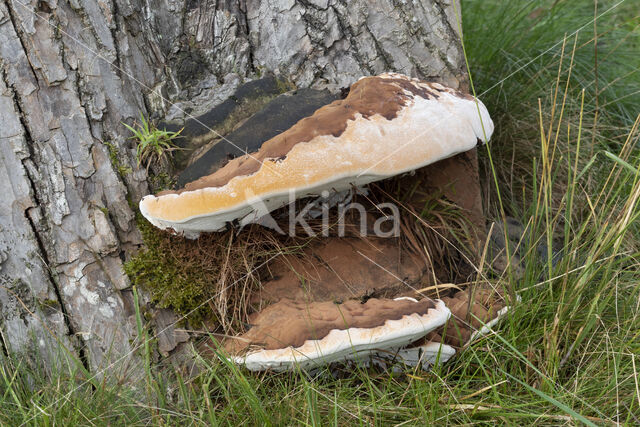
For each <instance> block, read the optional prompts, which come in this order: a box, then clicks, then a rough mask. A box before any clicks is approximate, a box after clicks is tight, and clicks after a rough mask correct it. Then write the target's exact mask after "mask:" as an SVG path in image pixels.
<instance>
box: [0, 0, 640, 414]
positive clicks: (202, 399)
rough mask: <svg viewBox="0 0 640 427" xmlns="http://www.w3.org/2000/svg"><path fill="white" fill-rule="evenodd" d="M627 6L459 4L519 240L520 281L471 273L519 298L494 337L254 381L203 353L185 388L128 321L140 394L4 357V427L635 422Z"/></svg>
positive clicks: (494, 166)
mask: <svg viewBox="0 0 640 427" xmlns="http://www.w3.org/2000/svg"><path fill="white" fill-rule="evenodd" d="M632 3H633V2H631V1H628V2H626V3H623V4H621V5H620V6H618V7H617V8H616V9H614V10H612V11H611V12H609V13H607V14H606V15H604V16H602V17H600V18H599V19H598V21H597V22H598V25H597V32H596V33H595V34H594V27H593V24H589V21H590V20H591V19H593V16H594V15H593V14H594V11H595V5H594V3H593V2H591V1H586V0H578V1H572V2H563V1H557V2H554V3H552V2H504V3H503V2H496V1H483V2H479V1H470V0H467V1H463V4H462V6H463V12H464V16H463V22H464V33H465V47H466V50H467V57H468V60H469V67H470V70H471V73H472V77H473V86H474V89H475V91H476V92H477V94H478V95H480V94H482V95H481V99H482V100H483V101H484V102H485V104H486V105H487V106H488V108H489V109H490V112H491V114H492V117H493V118H494V121H495V122H496V124H497V129H496V133H495V135H494V138H493V140H492V143H491V146H490V147H488V148H487V150H486V151H485V152H484V153H482V158H481V164H482V167H483V179H484V188H485V203H486V210H487V212H488V213H489V214H490V215H493V217H494V218H496V219H497V220H501V219H502V218H503V215H510V216H514V217H516V218H518V219H519V220H520V221H521V222H522V223H523V224H524V225H525V226H526V228H527V231H528V232H527V233H526V236H527V237H526V240H525V241H523V242H522V243H521V245H522V246H523V248H522V249H523V250H522V253H523V260H522V265H523V267H524V276H523V278H522V279H519V280H516V279H515V278H514V277H513V275H511V274H509V272H508V271H507V272H506V273H505V274H504V275H502V276H490V277H486V275H485V274H482V275H480V276H479V278H478V280H479V281H486V280H489V281H491V282H492V283H493V284H494V285H496V286H500V287H502V288H504V289H505V290H507V291H509V292H507V294H513V293H515V292H518V293H519V295H520V296H521V298H522V301H523V303H522V304H518V305H516V307H515V308H514V309H513V310H512V311H511V313H510V314H509V315H508V316H507V317H506V318H505V320H504V321H503V322H502V323H501V324H500V325H499V326H498V327H497V328H495V333H493V334H490V335H488V336H486V337H484V338H482V339H480V340H479V341H477V342H476V343H475V344H474V345H472V346H470V347H469V348H468V349H467V350H466V351H465V352H464V353H462V354H460V355H458V356H457V357H456V358H454V359H453V360H451V361H449V362H448V363H447V364H446V365H442V366H437V367H435V369H433V370H432V371H430V372H421V371H406V372H403V373H402V374H391V373H384V372H383V373H380V372H375V371H365V370H362V369H358V370H357V371H356V372H354V371H350V372H338V373H337V374H336V373H334V374H333V375H331V374H329V373H326V372H325V374H326V375H319V376H317V377H311V376H308V375H307V374H304V373H301V372H299V373H295V374H287V375H283V374H281V375H274V374H257V375H256V374H250V373H248V372H245V371H243V370H240V369H238V368H237V367H235V366H233V365H231V364H229V363H227V362H225V361H224V360H218V359H215V358H214V359H212V360H199V362H198V366H199V367H200V372H199V374H198V375H196V376H187V375H185V374H184V372H181V371H180V370H177V369H175V370H171V369H165V370H158V369H156V368H155V367H154V366H152V365H151V361H150V357H149V351H150V350H149V345H150V343H149V339H151V337H150V336H149V334H148V333H147V332H145V330H146V323H145V322H144V321H143V320H142V317H141V315H138V316H137V319H138V329H139V333H138V336H139V340H138V341H136V343H135V344H138V351H140V354H141V355H142V356H143V357H142V360H147V361H148V362H147V363H146V366H145V369H144V370H143V372H144V379H143V380H141V381H140V384H139V385H138V384H134V385H133V386H127V385H123V384H119V383H117V382H116V383H114V384H111V383H109V384H107V383H102V382H99V381H98V380H96V379H92V380H91V381H88V382H87V381H85V379H86V378H87V377H86V373H85V372H83V371H82V369H80V368H79V367H78V364H74V363H71V364H69V366H67V367H66V369H62V368H60V369H59V370H58V371H57V372H54V373H53V374H51V375H47V373H46V372H44V371H43V370H39V369H40V368H38V367H32V366H30V365H26V364H24V363H23V362H22V361H21V360H20V359H17V358H16V357H13V356H12V357H7V356H5V355H0V357H2V363H0V374H1V375H0V396H2V398H1V399H0V423H2V424H7V425H17V424H20V423H23V422H26V423H28V424H38V425H50V424H69V425H72V424H116V425H119V424H124V423H127V424H145V425H146V424H170V425H172V424H177V423H181V424H184V425H200V424H211V425H218V424H232V425H236V424H249V425H255V424H267V425H274V424H276V425H278V424H305V425H325V424H333V425H338V424H349V425H370V424H375V425H389V424H403V423H404V424H407V425H416V424H420V425H423V424H445V423H464V424H471V423H473V424H494V423H496V422H498V423H503V424H515V425H521V424H549V425H551V424H553V425H558V424H568V425H572V424H591V425H593V424H595V425H606V424H616V423H620V424H629V425H634V424H635V425H637V424H639V423H640V386H639V384H638V383H639V382H640V372H639V369H640V286H639V283H638V282H639V274H638V271H639V270H640V250H639V249H640V220H639V218H638V217H639V216H640V209H639V208H638V203H640V172H639V170H640V153H639V151H638V114H639V113H640V97H639V96H637V92H636V91H637V90H638V88H639V87H640V77H639V76H638V74H639V73H640V72H635V70H638V69H640V62H639V61H640V58H639V57H638V56H637V55H636V54H635V52H637V51H638V50H639V49H640V44H639V41H640V32H639V26H640V21H639V19H638V16H637V13H638V12H637V10H635V8H634V7H633V6H631V4H632ZM615 4H616V3H614V2H598V4H597V10H598V12H599V13H601V12H603V11H606V10H607V8H608V7H611V6H613V5H615ZM541 5H542V6H541ZM552 5H553V7H551V6H552ZM634 14H636V15H634ZM585 23H587V24H588V25H587V26H585V27H584V29H583V30H581V31H580V32H579V33H577V34H572V33H573V31H575V30H576V29H577V28H579V27H581V26H583V25H584V24H585ZM596 34H597V39H598V44H597V53H596V47H595V44H594V39H595V38H596V36H595V35H596ZM565 35H566V38H565ZM596 56H597V58H598V61H597V66H596V61H595V59H596ZM520 68H522V69H520ZM516 71H517V72H516ZM596 76H597V77H596ZM507 77H508V78H507ZM502 79H504V80H502ZM497 83H498V85H497V86H496V87H495V88H493V89H491V88H492V86H494V85H496V84H497ZM485 91H486V93H484V94H483V92H485ZM634 93H636V95H635V96H634ZM488 150H490V151H488ZM496 184H497V185H496ZM500 201H501V203H500ZM540 243H542V244H543V246H544V245H546V246H547V248H551V247H552V246H553V245H554V244H555V245H559V246H560V247H561V249H562V250H561V254H562V256H561V258H560V259H559V260H558V261H557V262H554V260H553V259H552V258H551V253H552V251H551V250H547V252H546V254H547V255H546V257H544V258H543V259H541V258H540V256H539V255H538V251H537V248H538V247H539V246H540ZM483 271H485V270H483ZM487 274H488V273H487ZM145 337H146V339H145Z"/></svg>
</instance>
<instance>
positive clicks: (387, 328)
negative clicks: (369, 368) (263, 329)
mask: <svg viewBox="0 0 640 427" xmlns="http://www.w3.org/2000/svg"><path fill="white" fill-rule="evenodd" d="M449 316H451V312H450V311H449V309H448V308H447V307H446V306H445V304H444V302H442V301H440V300H437V301H436V306H435V308H432V309H429V310H428V312H427V314H425V315H419V314H417V313H414V314H411V315H405V316H403V317H402V318H401V319H398V320H387V321H386V322H385V323H384V324H383V325H381V326H377V327H375V328H370V329H367V328H349V329H344V330H338V329H334V330H332V331H331V332H329V334H328V335H327V336H326V337H324V338H322V339H320V340H308V341H305V343H304V344H303V345H302V346H300V347H295V348H294V347H287V348H283V349H277V350H259V351H254V352H250V353H248V354H246V355H244V356H238V357H233V358H232V360H233V361H234V362H235V363H238V364H244V365H245V366H246V367H247V368H248V369H249V370H251V371H262V370H267V369H270V370H273V371H288V370H293V369H294V368H296V367H300V368H301V369H309V368H314V367H317V366H321V365H327V364H330V363H333V362H339V361H340V362H341V361H348V360H356V359H358V358H359V357H363V356H367V355H370V354H372V353H375V352H376V351H377V350H379V349H388V348H397V347H404V346H406V345H408V344H410V343H412V342H414V341H416V340H418V339H420V338H422V337H424V336H425V335H427V334H428V333H429V332H431V331H433V330H435V329H437V328H438V327H440V326H442V325H444V323H445V322H446V321H447V319H448V318H449Z"/></svg>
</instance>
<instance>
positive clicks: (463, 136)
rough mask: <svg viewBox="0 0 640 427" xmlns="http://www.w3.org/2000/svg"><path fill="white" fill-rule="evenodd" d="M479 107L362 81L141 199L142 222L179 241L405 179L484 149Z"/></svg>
mask: <svg viewBox="0 0 640 427" xmlns="http://www.w3.org/2000/svg"><path fill="white" fill-rule="evenodd" d="M492 132H493V122H492V121H491V118H490V117H489V113H488V112H487V109H486V108H485V106H484V105H483V104H482V102H481V101H479V100H477V99H476V98H474V97H472V96H470V95H467V94H464V93H461V92H459V91H457V90H454V89H452V88H449V87H446V86H443V85H441V84H438V83H431V82H425V81H420V80H417V79H412V78H409V77H407V76H404V75H401V74H396V73H388V74H382V75H379V76H373V77H363V78H361V79H360V80H358V81H357V82H356V83H354V84H353V85H352V86H351V88H350V90H349V93H348V95H347V96H346V98H344V99H341V100H337V101H334V102H332V103H331V104H328V105H325V106H323V107H321V108H319V109H317V110H316V111H315V112H314V113H313V115H311V116H309V117H305V118H304V119H302V120H300V121H298V122H297V123H296V124H295V125H294V126H292V127H291V128H289V129H287V130H285V131H284V132H282V133H280V134H278V135H276V136H275V137H273V138H271V139H269V140H267V141H265V142H264V143H263V144H262V146H261V147H260V149H259V150H258V151H256V152H253V153H248V154H246V155H243V156H241V157H237V158H235V159H232V160H230V161H229V162H228V163H227V164H226V165H225V166H223V167H222V168H220V169H218V170H217V171H215V172H214V173H212V174H211V175H208V176H204V177H202V178H200V179H198V180H195V181H193V182H190V183H188V184H186V185H185V187H184V188H182V189H180V190H177V191H165V192H162V193H159V194H157V195H155V196H154V195H149V196H146V197H144V198H143V199H142V201H141V202H140V212H141V213H142V214H143V215H144V216H145V217H146V218H147V219H148V220H149V221H150V222H151V223H152V224H154V225H155V226H157V227H159V228H161V229H167V228H171V229H173V230H175V231H176V232H178V233H183V234H184V235H185V236H187V237H192V238H194V237H197V236H198V235H199V233H201V232H211V231H220V230H223V229H225V228H226V226H227V224H228V223H236V222H239V223H240V224H246V223H249V222H253V221H256V220H257V219H259V218H260V217H261V216H264V215H266V214H267V213H268V212H270V211H272V210H275V209H277V208H280V207H282V206H284V205H286V204H288V203H290V202H291V201H292V200H291V199H292V197H293V198H294V199H299V198H302V197H305V196H309V195H314V194H320V193H321V192H322V191H323V190H329V191H341V190H345V189H348V188H350V187H352V186H359V185H363V184H367V183H371V182H374V181H379V180H382V179H386V178H389V177H391V176H394V175H399V174H402V173H405V172H409V171H412V170H415V169H418V168H421V167H423V166H426V165H429V164H431V163H435V162H437V161H439V160H442V159H445V158H447V157H451V156H454V155H455V154H458V153H461V152H465V151H468V150H471V149H472V148H474V147H475V146H476V145H477V144H478V143H484V142H486V141H487V140H488V139H489V138H490V136H491V134H492Z"/></svg>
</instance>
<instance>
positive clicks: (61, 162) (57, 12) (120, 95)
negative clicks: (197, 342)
mask: <svg viewBox="0 0 640 427" xmlns="http://www.w3.org/2000/svg"><path fill="white" fill-rule="evenodd" d="M457 10H458V11H459V9H457ZM457 28H458V21H457V20H456V18H455V15H454V4H453V3H452V2H451V1H450V0H423V1H416V2H406V1H395V0H375V1H367V0H357V1H346V0H343V1H339V0H305V1H301V0H300V1H297V2H296V1H294V0H289V1H287V0H262V1H258V0H255V1H253V0H252V1H245V0H217V1H215V0H202V1H193V0H158V1H155V2H152V3H150V2H147V1H142V0H83V1H79V0H69V1H64V0H3V2H2V3H0V65H1V76H2V78H1V79H0V117H1V123H0V189H1V190H2V194H3V196H2V197H3V198H4V202H3V203H2V204H0V268H1V270H0V332H1V338H2V345H3V346H4V351H5V352H18V353H24V354H29V355H36V354H37V355H39V357H37V358H36V357H33V359H34V360H40V361H45V362H46V363H47V364H50V363H51V362H52V361H53V360H59V359H58V357H59V354H58V350H57V349H58V348H59V346H58V345H57V343H62V344H63V345H64V346H66V347H67V348H68V349H69V351H70V353H71V354H74V355H76V356H79V357H81V359H82V360H83V361H84V363H85V364H86V366H87V367H88V368H89V369H91V370H93V371H99V370H101V369H104V368H112V367H114V366H116V365H121V364H123V363H130V362H131V360H132V358H134V356H131V355H130V352H131V351H132V350H134V347H135V342H134V341H132V340H133V339H134V338H135V322H134V321H133V315H134V305H133V296H132V291H131V289H130V285H129V281H128V279H127V277H126V275H125V274H124V273H123V270H122V263H123V260H124V259H126V257H127V256H128V254H129V253H131V251H133V250H135V249H137V248H138V247H139V245H140V244H141V239H140V235H139V233H138V231H137V229H136V226H135V214H134V210H135V207H136V206H137V202H138V201H139V200H140V198H141V197H142V196H143V195H144V194H146V193H147V192H148V186H147V183H146V173H145V171H144V169H141V168H139V167H137V165H136V160H135V150H134V144H133V142H132V141H130V140H128V139H127V136H128V135H129V133H128V132H127V131H126V129H125V128H124V126H123V125H122V123H123V122H128V123H131V122H132V121H133V120H135V119H136V118H137V117H139V115H140V113H142V114H144V115H145V116H146V117H149V116H151V117H156V118H160V117H165V116H168V117H169V118H173V119H175V118H180V117H184V115H185V113H184V112H185V111H189V112H192V113H193V114H196V113H197V112H198V111H200V110H204V109H207V108H210V107H211V106H213V105H215V104H216V103H219V102H221V101H223V100H224V98H225V97H226V96H229V94H230V93H232V92H233V90H234V89H235V88H236V87H237V86H238V85H239V84H240V83H241V82H242V81H244V80H247V79H251V78H255V77H257V76H259V75H260V74H261V73H263V72H266V71H270V72H274V73H276V75H279V76H281V77H283V78H285V79H288V80H290V81H291V82H293V83H294V84H295V85H297V86H298V87H308V86H313V87H326V86H329V87H334V88H339V87H342V86H348V85H350V84H351V83H353V82H354V81H355V80H356V79H358V78H359V77H361V76H362V75H370V74H378V73H381V72H384V71H389V70H394V71H399V72H402V73H405V74H408V75H412V76H416V77H421V78H426V79H436V80H440V81H444V82H446V83H448V84H449V85H452V86H454V87H458V86H461V85H463V86H464V85H465V82H466V78H465V72H464V68H463V65H464V59H463V55H462V49H461V46H460V42H459V38H458V36H457V32H456V29H457ZM127 168H130V169H131V171H132V172H131V173H126V174H122V173H119V169H120V170H124V169H127ZM163 313H164V311H163ZM156 323H157V324H161V323H162V322H156ZM173 345H175V343H174V344H173ZM134 353H135V352H134ZM120 368H121V366H120Z"/></svg>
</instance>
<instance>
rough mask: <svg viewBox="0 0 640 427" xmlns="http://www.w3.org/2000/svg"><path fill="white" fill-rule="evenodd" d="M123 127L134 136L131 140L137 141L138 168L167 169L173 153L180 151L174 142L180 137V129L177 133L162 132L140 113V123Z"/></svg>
mask: <svg viewBox="0 0 640 427" xmlns="http://www.w3.org/2000/svg"><path fill="white" fill-rule="evenodd" d="M123 125H124V126H125V127H126V128H127V129H129V131H131V133H132V134H133V135H132V136H131V137H130V138H131V139H134V140H135V141H136V159H137V161H138V166H140V165H142V166H144V167H146V169H147V172H148V171H149V167H151V166H158V167H163V168H166V167H167V166H168V165H169V162H170V161H171V152H172V151H175V150H178V147H177V146H176V144H175V142H174V140H175V139H176V138H178V137H179V136H180V132H182V129H180V130H179V131H177V132H171V131H168V130H164V129H163V130H160V129H158V128H156V127H155V125H154V124H153V123H152V122H151V121H150V120H147V119H145V118H144V115H143V114H142V113H140V123H137V122H136V123H135V124H134V125H133V126H129V125H128V124H126V123H123Z"/></svg>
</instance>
